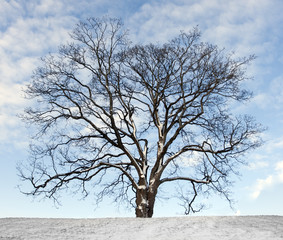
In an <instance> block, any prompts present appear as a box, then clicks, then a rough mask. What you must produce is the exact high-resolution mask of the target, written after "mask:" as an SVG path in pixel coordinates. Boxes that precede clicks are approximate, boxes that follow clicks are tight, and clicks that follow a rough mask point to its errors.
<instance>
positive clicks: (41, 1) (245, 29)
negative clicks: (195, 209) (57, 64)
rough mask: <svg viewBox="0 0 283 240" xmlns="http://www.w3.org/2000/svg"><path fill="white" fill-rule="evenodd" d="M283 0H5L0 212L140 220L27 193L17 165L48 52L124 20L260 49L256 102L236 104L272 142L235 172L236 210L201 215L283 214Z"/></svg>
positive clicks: (167, 209) (162, 208) (24, 153)
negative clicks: (24, 116)
mask: <svg viewBox="0 0 283 240" xmlns="http://www.w3.org/2000/svg"><path fill="white" fill-rule="evenodd" d="M282 12H283V1H282V0H156V1H154V0H152V1H146V0H144V1H142V0H138V1H134V0H120V1H116V0H93V1H90V0H0V218H2V217H63V218H65V217H66V218H67V217H68V218H92V217H134V210H133V209H132V210H131V211H128V210H125V209H124V208H123V207H120V208H117V206H116V204H113V203H112V201H111V200H110V199H106V200H105V202H103V203H102V204H101V205H100V206H99V207H96V205H95V204H94V201H92V199H91V198H87V199H85V200H81V199H80V197H76V196H73V195H69V194H67V193H66V195H64V196H62V200H61V204H62V206H60V207H56V206H54V204H53V202H52V201H51V200H48V199H47V200H44V199H39V198H36V199H33V198H31V197H27V196H25V195H23V194H22V193H21V192H20V191H19V189H18V187H17V186H18V185H20V184H22V183H21V182H20V179H19V177H18V175H17V170H16V166H17V163H19V162H22V161H25V160H26V159H27V157H28V145H29V129H27V128H26V126H25V125H24V124H23V123H22V122H21V120H20V119H19V118H18V117H17V115H18V114H20V113H22V112H23V110H24V108H25V106H27V105H28V104H29V103H28V101H27V100H26V99H24V97H23V95H24V94H23V92H22V89H23V88H24V86H25V85H26V84H27V83H28V82H29V81H30V77H31V74H32V71H33V70H34V69H35V68H36V66H38V64H40V61H39V59H40V57H43V56H45V55H46V54H48V53H50V52H51V53H56V51H57V49H58V46H59V45H60V44H63V43H66V42H68V41H70V37H69V34H68V33H69V32H71V30H72V29H73V28H74V26H75V24H76V23H77V22H78V21H80V20H85V19H86V18H88V17H102V16H105V15H107V16H110V17H117V18H121V19H122V20H123V22H124V24H125V27H126V28H127V29H129V32H130V37H131V39H132V40H133V41H134V42H137V43H149V42H152V43H157V42H158V43H162V42H166V41H167V40H170V39H171V38H173V37H174V36H176V35H177V34H179V33H180V31H181V30H182V31H189V30H190V29H192V28H193V27H195V26H198V28H199V29H200V31H201V32H202V41H207V42H210V43H213V44H217V45H218V46H219V47H220V48H222V47H225V49H226V50H227V51H229V52H235V55H236V56H248V55H251V54H255V55H256V56H257V58H256V60H255V61H253V63H252V64H251V65H250V66H249V67H248V69H247V73H248V75H249V76H251V77H253V78H252V79H251V80H249V81H247V82H246V83H245V87H246V88H248V89H249V90H251V91H253V93H254V98H253V99H252V100H251V101H249V102H248V103H246V104H245V105H239V106H236V107H235V108H236V109H235V111H236V112H238V113H248V114H250V115H252V116H254V117H255V118H256V120H257V121H258V122H260V123H261V124H262V125H263V126H265V127H267V130H266V131H265V132H264V133H263V134H262V138H263V140H264V142H265V143H264V145H263V146H262V147H260V148H259V149H257V150H255V151H253V152H251V153H249V154H248V155H247V156H246V160H247V161H248V165H247V166H243V167H242V168H241V169H240V172H241V174H242V176H241V177H240V178H235V179H234V180H235V184H234V187H233V192H234V194H233V199H234V200H235V202H236V203H235V204H234V208H233V209H231V208H230V206H229V204H228V203H227V201H226V200H225V199H223V198H220V197H218V196H211V198H209V199H208V200H207V208H206V209H205V210H203V211H202V212H201V213H199V214H198V215H215V216H219V215H266V214H268V215H283V205H282V202H283V127H282V125H283V55H282V53H283V41H282V39H283V28H282V23H283V14H282ZM182 213H183V209H182V208H181V207H180V206H179V205H178V202H177V201H176V199H169V200H168V201H165V200H162V199H161V200H157V203H156V208H155V215H154V216H156V217H163V216H179V215H182Z"/></svg>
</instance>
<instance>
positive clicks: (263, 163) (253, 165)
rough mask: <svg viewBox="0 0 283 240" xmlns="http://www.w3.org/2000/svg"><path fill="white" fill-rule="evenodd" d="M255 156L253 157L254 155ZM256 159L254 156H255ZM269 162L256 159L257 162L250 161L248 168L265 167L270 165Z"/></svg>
mask: <svg viewBox="0 0 283 240" xmlns="http://www.w3.org/2000/svg"><path fill="white" fill-rule="evenodd" d="M252 158H253V157H252ZM253 159H254V158H253ZM268 166H269V163H268V162H266V161H260V160H256V161H255V162H252V163H249V165H248V168H249V169H250V170H256V169H259V168H264V167H268Z"/></svg>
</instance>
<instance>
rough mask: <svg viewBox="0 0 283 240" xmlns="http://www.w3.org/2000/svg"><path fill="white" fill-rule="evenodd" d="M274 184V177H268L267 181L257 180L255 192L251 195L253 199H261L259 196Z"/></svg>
mask: <svg viewBox="0 0 283 240" xmlns="http://www.w3.org/2000/svg"><path fill="white" fill-rule="evenodd" d="M273 183H274V179H273V176H268V177H267V178H265V179H257V182H256V185H255V187H254V190H253V192H252V194H251V197H252V198H253V199H257V198H258V197H259V195H260V194H261V192H262V191H263V190H264V189H266V188H268V187H270V186H271V185H272V184H273Z"/></svg>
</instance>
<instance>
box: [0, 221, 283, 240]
mask: <svg viewBox="0 0 283 240" xmlns="http://www.w3.org/2000/svg"><path fill="white" fill-rule="evenodd" d="M4 239H5V240H11V239H15V240H18V239H19V240H24V239H29V240H33V239H37V240H39V239H40V240H43V239H52V240H56V239H59V240H62V239H68V240H70V239H76V240H79V239H84V240H85V239H91V240H96V239H97V240H104V239H123V240H127V239H129V240H130V239H131V240H132V239H135V240H136V239H140V240H142V239H146V240H151V239H153V240H167V239H168V240H169V239H170V240H181V239H182V240H183V239H184V240H190V239H194V240H195V239H197V240H214V239H217V240H223V239H224V240H225V239H231V240H232V239H233V240H236V239H244V240H248V239H257V240H261V239H262V240H263V239H264V240H277V239H283V216H233V217H175V218H152V219H137V218H101V219H47V218H0V240H4Z"/></svg>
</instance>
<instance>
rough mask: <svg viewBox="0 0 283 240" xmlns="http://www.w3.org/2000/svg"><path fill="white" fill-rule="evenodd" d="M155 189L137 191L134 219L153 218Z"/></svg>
mask: <svg viewBox="0 0 283 240" xmlns="http://www.w3.org/2000/svg"><path fill="white" fill-rule="evenodd" d="M156 193H157V188H153V187H149V188H144V189H139V190H138V191H137V193H136V217H138V218H151V217H152V216H153V209H154V203H155V197H156Z"/></svg>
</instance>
